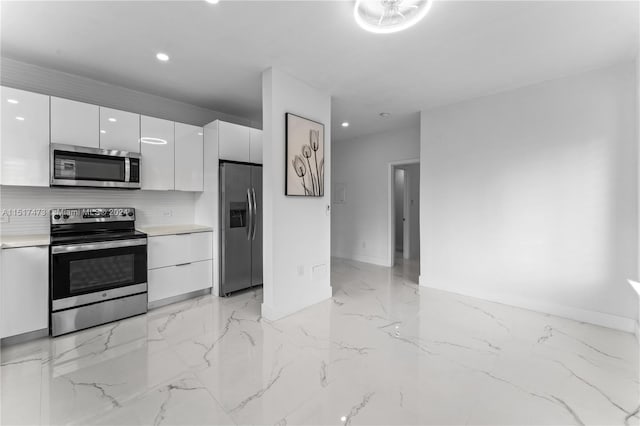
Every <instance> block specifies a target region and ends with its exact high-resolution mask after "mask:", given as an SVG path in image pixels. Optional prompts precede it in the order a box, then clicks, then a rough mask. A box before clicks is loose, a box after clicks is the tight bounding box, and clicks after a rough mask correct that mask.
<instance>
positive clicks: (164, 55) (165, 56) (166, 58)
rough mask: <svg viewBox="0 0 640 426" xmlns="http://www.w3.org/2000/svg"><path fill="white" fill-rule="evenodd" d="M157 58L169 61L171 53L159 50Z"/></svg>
mask: <svg viewBox="0 0 640 426" xmlns="http://www.w3.org/2000/svg"><path fill="white" fill-rule="evenodd" d="M156 58H157V59H158V60H159V61H162V62H167V61H168V60H169V55H167V54H166V53H162V52H158V53H156Z"/></svg>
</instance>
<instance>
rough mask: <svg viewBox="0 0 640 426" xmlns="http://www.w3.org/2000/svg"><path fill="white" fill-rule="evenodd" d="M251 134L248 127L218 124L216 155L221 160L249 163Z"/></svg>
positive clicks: (222, 122) (224, 123)
mask: <svg viewBox="0 0 640 426" xmlns="http://www.w3.org/2000/svg"><path fill="white" fill-rule="evenodd" d="M250 145H251V134H250V131H249V128H248V127H245V126H240V125H238V124H231V123H226V122H224V121H221V122H220V126H219V128H218V153H219V154H220V159H221V160H233V161H243V162H247V163H248V162H249V161H250V160H251V156H250V154H249V151H250Z"/></svg>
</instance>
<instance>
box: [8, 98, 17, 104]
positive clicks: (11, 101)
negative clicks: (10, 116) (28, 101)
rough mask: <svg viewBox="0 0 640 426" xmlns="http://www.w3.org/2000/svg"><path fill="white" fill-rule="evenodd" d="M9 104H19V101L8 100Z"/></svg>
mask: <svg viewBox="0 0 640 426" xmlns="http://www.w3.org/2000/svg"><path fill="white" fill-rule="evenodd" d="M7 102H9V103H10V104H17V103H18V101H17V100H15V99H7Z"/></svg>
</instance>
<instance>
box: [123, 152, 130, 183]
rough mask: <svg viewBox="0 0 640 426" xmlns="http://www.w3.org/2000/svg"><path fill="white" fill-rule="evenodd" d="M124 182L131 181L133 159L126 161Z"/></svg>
mask: <svg viewBox="0 0 640 426" xmlns="http://www.w3.org/2000/svg"><path fill="white" fill-rule="evenodd" d="M124 181H125V182H129V181H131V159H130V158H129V157H126V158H125V159H124Z"/></svg>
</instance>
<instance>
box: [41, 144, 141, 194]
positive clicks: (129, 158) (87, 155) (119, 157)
mask: <svg viewBox="0 0 640 426" xmlns="http://www.w3.org/2000/svg"><path fill="white" fill-rule="evenodd" d="M50 173H51V179H50V184H51V186H85V187H86V186H89V187H98V188H125V189H140V154H138V153H135V152H128V151H118V150H113V149H99V148H88V147H84V146H74V145H63V144H56V143H52V144H51V166H50Z"/></svg>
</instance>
